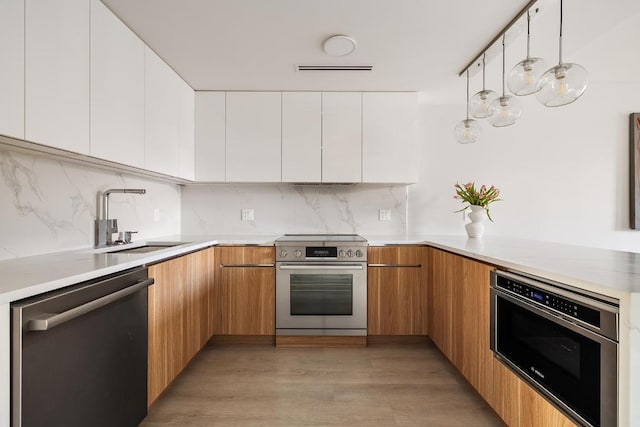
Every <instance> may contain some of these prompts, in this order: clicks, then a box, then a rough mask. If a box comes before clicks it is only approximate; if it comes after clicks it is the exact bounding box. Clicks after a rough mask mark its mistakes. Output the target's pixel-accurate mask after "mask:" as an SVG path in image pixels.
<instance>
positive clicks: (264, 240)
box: [0, 235, 279, 303]
mask: <svg viewBox="0 0 640 427" xmlns="http://www.w3.org/2000/svg"><path fill="white" fill-rule="evenodd" d="M278 237H279V236H258V235H252V236H240V235H238V236H181V235H177V236H165V237H162V238H157V239H148V240H145V241H144V242H135V243H134V244H133V245H132V246H138V245H141V244H143V243H145V242H172V243H177V242H180V243H181V244H179V245H176V246H172V247H169V248H166V249H159V250H156V251H153V252H147V253H112V254H111V253H96V251H100V249H98V250H96V249H94V248H87V249H80V250H74V251H65V252H57V253H52V254H45V255H36V256H30V257H24V258H17V259H10V260H4V261H0V303H6V302H10V301H16V300H19V299H22V298H27V297H30V296H33V295H37V294H41V293H44V292H49V291H52V290H55V289H60V288H63V287H65V286H69V285H73V284H75V283H80V282H83V281H86V280H91V279H95V278H97V277H100V276H106V275H109V274H113V273H118V272H120V271H124V270H127V269H129V268H134V267H139V266H141V265H145V264H152V263H155V262H158V261H162V260H163V259H167V258H172V257H175V256H179V255H182V254H185V253H188V252H193V251H196V250H199V249H204V248H207V247H209V246H214V245H268V246H270V245H273V243H274V240H275V239H276V238H278ZM128 246H130V245H123V246H119V247H118V249H125V248H126V247H128Z"/></svg>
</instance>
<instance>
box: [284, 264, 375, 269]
mask: <svg viewBox="0 0 640 427" xmlns="http://www.w3.org/2000/svg"><path fill="white" fill-rule="evenodd" d="M280 270H364V267H363V266H362V264H345V265H342V264H340V265H337V264H333V265H297V264H285V265H281V266H280Z"/></svg>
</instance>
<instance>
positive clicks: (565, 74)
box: [536, 0, 587, 107]
mask: <svg viewBox="0 0 640 427" xmlns="http://www.w3.org/2000/svg"><path fill="white" fill-rule="evenodd" d="M558 52H559V54H558V56H559V60H558V65H556V66H555V67H553V68H551V69H549V70H547V72H546V73H544V74H543V75H542V77H541V78H540V80H539V81H538V89H539V92H538V93H537V94H536V98H537V99H538V101H540V103H542V104H544V105H546V106H547V107H560V106H562V105H567V104H571V103H572V102H573V101H575V100H577V99H578V98H580V97H581V96H582V94H583V93H584V91H585V90H586V89H587V70H585V69H584V67H583V66H581V65H578V64H571V63H566V62H563V61H562V0H560V37H559V50H558Z"/></svg>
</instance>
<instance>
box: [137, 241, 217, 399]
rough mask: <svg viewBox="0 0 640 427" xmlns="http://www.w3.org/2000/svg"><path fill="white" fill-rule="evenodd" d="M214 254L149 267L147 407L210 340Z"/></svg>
mask: <svg viewBox="0 0 640 427" xmlns="http://www.w3.org/2000/svg"><path fill="white" fill-rule="evenodd" d="M213 256H214V250H213V249H205V250H202V251H199V252H195V253H192V254H189V255H185V256H182V257H179V258H174V259H172V260H169V261H166V262H162V263H159V264H156V265H153V266H151V267H149V277H153V278H154V279H155V283H154V284H153V285H152V286H150V287H149V314H148V322H149V332H148V333H149V343H148V386H147V387H148V390H147V395H148V404H149V405H151V404H152V403H153V402H154V401H155V400H156V399H157V398H158V396H160V394H162V392H163V391H164V390H165V389H166V388H167V386H168V385H169V384H170V383H171V382H172V381H173V380H174V379H175V378H176V377H177V376H178V374H179V373H180V372H181V371H182V369H183V368H184V367H185V366H186V365H187V364H188V363H189V361H190V360H191V359H192V358H193V356H195V355H196V353H198V351H200V349H201V348H202V347H203V346H204V345H205V344H206V342H207V341H208V340H209V338H211V336H212V333H213V326H212V322H211V319H212V318H213V315H212V311H213V304H212V285H213V269H212V267H213V261H214V258H213Z"/></svg>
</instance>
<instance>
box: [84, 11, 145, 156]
mask: <svg viewBox="0 0 640 427" xmlns="http://www.w3.org/2000/svg"><path fill="white" fill-rule="evenodd" d="M91 155H92V156H94V157H99V158H102V159H106V160H111V161H113V162H118V163H122V164H125V165H129V166H135V167H139V168H143V167H144V166H145V163H144V43H143V42H142V41H141V40H140V39H139V38H138V37H137V36H136V35H135V34H134V33H133V32H132V31H131V30H129V28H127V26H126V25H124V24H123V23H122V22H121V21H120V20H119V19H118V18H117V17H116V16H115V15H113V14H112V13H111V11H110V10H108V9H107V7H106V6H105V5H103V4H102V3H101V2H100V1H98V0H92V3H91Z"/></svg>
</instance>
